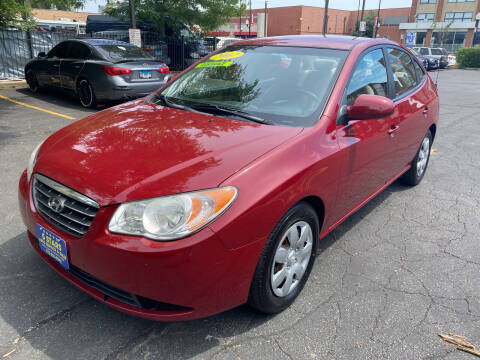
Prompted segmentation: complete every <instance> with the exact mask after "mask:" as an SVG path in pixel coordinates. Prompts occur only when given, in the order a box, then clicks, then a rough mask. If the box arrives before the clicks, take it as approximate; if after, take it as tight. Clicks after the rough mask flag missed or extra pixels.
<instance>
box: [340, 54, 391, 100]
mask: <svg viewBox="0 0 480 360" xmlns="http://www.w3.org/2000/svg"><path fill="white" fill-rule="evenodd" d="M387 83H388V82H387V68H386V66H385V58H384V57H383V51H382V49H375V50H372V51H370V52H368V53H367V54H365V55H363V57H362V58H361V60H360V61H359V62H358V63H357V64H356V65H355V70H354V71H353V75H352V76H351V78H350V82H349V83H348V87H347V105H352V104H353V103H354V101H355V99H356V98H357V97H358V96H359V95H361V94H369V95H381V96H385V97H387V94H388V91H387Z"/></svg>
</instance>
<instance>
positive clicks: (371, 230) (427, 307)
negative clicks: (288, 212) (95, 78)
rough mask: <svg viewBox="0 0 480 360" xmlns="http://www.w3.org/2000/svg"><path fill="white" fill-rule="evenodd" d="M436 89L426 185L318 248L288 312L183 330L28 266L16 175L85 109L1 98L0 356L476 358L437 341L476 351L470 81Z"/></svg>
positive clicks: (479, 125)
mask: <svg viewBox="0 0 480 360" xmlns="http://www.w3.org/2000/svg"><path fill="white" fill-rule="evenodd" d="M431 75H433V76H434V73H431ZM438 82H439V90H440V96H441V98H440V101H441V118H440V124H439V128H438V131H437V135H436V139H435V143H434V144H433V148H434V149H433V153H432V156H431V160H430V164H429V168H428V170H427V173H426V175H425V178H424V179H423V181H422V183H421V184H420V185H419V186H417V187H415V188H408V187H404V186H402V185H401V184H399V183H397V182H395V183H393V184H392V185H391V186H389V187H388V188H387V189H386V190H385V191H383V192H382V193H381V194H379V195H378V196H377V197H376V198H374V199H373V200H372V201H371V202H370V203H369V204H367V205H366V206H365V207H363V208H362V209H360V210H359V211H358V212H357V213H355V214H354V215H352V216H351V217H350V218H349V219H348V220H347V221H346V222H344V223H343V224H342V225H341V226H339V227H338V228H337V229H336V230H334V231H333V232H332V233H331V234H330V235H328V236H327V237H326V238H324V239H323V240H322V242H321V248H322V251H321V253H320V254H319V256H318V257H317V260H316V263H315V266H314V268H313V271H312V274H311V276H310V279H309V281H308V283H307V285H306V286H305V288H304V290H303V292H302V294H301V295H300V296H299V298H298V299H297V300H296V302H295V303H294V304H293V305H292V306H291V307H290V308H289V309H287V310H286V311H284V312H283V313H281V314H278V315H275V316H265V315H262V314H258V313H255V312H254V311H252V310H251V309H250V308H249V307H247V306H241V307H239V308H236V309H233V310H230V311H227V312H225V313H222V314H219V315H216V316H212V317H210V318H207V319H201V320H196V321H190V322H183V323H157V322H152V321H147V320H142V319H138V318H135V317H131V316H129V315H125V314H123V313H120V312H118V311H115V310H113V309H111V308H109V307H107V306H105V305H103V304H101V303H99V302H97V301H95V300H93V299H91V298H90V297H89V296H87V295H85V294H84V293H82V292H81V291H79V290H77V289H76V288H75V287H74V286H73V285H70V284H69V283H68V282H67V281H65V280H63V279H62V278H61V277H60V276H59V275H57V274H56V273H55V272H54V271H53V270H51V269H50V268H49V267H48V266H47V265H46V264H45V263H44V262H43V261H42V260H41V259H40V257H39V256H37V254H36V253H35V252H34V250H33V249H32V248H31V247H30V245H29V243H28V240H27V236H26V233H25V228H24V225H23V223H22V220H21V218H20V214H19V210H18V206H17V183H18V178H19V176H20V174H21V172H22V171H23V169H24V168H25V167H26V165H27V161H28V158H29V156H30V153H31V151H32V150H33V148H34V147H35V146H36V144H37V143H39V142H40V141H41V140H43V139H44V138H46V137H47V136H48V135H49V134H51V133H52V132H54V131H56V130H57V129H59V128H61V127H63V126H65V125H67V124H69V123H70V122H72V121H74V120H73V119H79V118H81V117H83V116H85V115H87V114H88V113H91V112H92V111H94V110H89V111H86V110H83V109H81V107H80V106H79V105H78V103H77V102H76V101H74V100H72V99H69V98H68V96H65V95H63V94H50V93H46V94H44V93H42V94H39V95H33V96H32V94H31V93H30V92H29V91H28V90H27V89H10V90H1V91H0V95H1V96H0V174H1V175H0V189H1V192H0V204H1V206H0V229H1V230H2V231H1V233H0V358H1V359H2V360H3V359H8V360H10V359H75V360H80V359H275V360H278V359H425V360H427V359H432V360H433V359H449V360H451V359H473V358H474V356H473V355H470V354H467V353H464V352H461V351H459V350H457V349H456V348H455V347H454V346H453V345H451V344H447V343H445V342H443V341H442V340H441V339H440V338H439V337H438V334H439V333H456V334H460V335H464V336H466V337H467V338H468V339H469V340H470V341H471V342H473V343H474V344H477V345H478V346H479V347H480V276H479V271H480V250H479V246H478V239H479V235H480V211H479V202H480V186H479V184H478V182H479V179H480V166H479V165H480V162H479V157H478V154H479V153H480V151H479V145H480V143H479V134H480V115H479V110H480V104H479V100H478V99H480V71H474V70H447V71H442V72H440V74H439V80H438ZM12 100H13V101H16V102H13V101H12ZM25 105H30V107H27V106H25ZM45 110H47V111H49V112H46V111H45ZM62 115H64V116H62Z"/></svg>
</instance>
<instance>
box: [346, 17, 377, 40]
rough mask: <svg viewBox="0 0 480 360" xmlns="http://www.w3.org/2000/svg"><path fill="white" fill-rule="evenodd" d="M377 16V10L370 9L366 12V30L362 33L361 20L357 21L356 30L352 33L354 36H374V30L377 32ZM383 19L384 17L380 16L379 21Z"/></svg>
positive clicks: (364, 18)
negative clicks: (375, 26) (375, 25)
mask: <svg viewBox="0 0 480 360" xmlns="http://www.w3.org/2000/svg"><path fill="white" fill-rule="evenodd" d="M376 16H377V12H376V11H368V12H367V13H366V15H365V16H364V17H363V21H365V22H366V26H365V32H363V33H360V21H357V22H356V23H355V30H353V31H352V35H353V36H364V37H372V36H373V34H374V32H375V28H374V24H375V17H376ZM381 20H382V19H381V18H379V19H378V23H380V22H381Z"/></svg>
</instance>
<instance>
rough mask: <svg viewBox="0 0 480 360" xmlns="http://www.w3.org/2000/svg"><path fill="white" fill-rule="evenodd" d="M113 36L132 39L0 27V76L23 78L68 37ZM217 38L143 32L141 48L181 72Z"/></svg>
mask: <svg viewBox="0 0 480 360" xmlns="http://www.w3.org/2000/svg"><path fill="white" fill-rule="evenodd" d="M82 38H96V39H111V40H121V41H126V42H128V41H129V36H128V32H127V31H101V32H97V33H92V34H70V33H61V32H50V31H38V30H33V31H28V32H27V31H21V30H15V29H9V30H0V79H5V78H22V77H24V75H25V74H24V67H25V65H26V64H27V62H28V61H29V60H30V59H32V58H33V57H35V56H37V55H38V53H40V52H45V53H47V52H48V51H49V50H50V49H52V48H53V47H54V46H55V45H57V44H58V43H59V42H60V41H63V40H68V39H82ZM217 44H218V39H215V38H211V39H199V38H193V37H182V38H173V39H172V38H167V39H165V38H161V37H160V36H159V35H158V34H156V33H151V32H143V33H142V48H143V50H145V51H147V52H148V53H150V54H151V55H152V56H153V57H154V58H155V59H156V60H157V61H159V62H163V63H165V64H167V65H168V66H169V67H170V68H171V69H172V70H174V71H180V70H183V69H185V68H186V67H187V66H189V65H191V64H192V63H193V62H195V61H196V60H198V59H199V58H201V57H203V56H205V55H207V54H208V53H209V52H211V51H213V50H215V48H216V46H217Z"/></svg>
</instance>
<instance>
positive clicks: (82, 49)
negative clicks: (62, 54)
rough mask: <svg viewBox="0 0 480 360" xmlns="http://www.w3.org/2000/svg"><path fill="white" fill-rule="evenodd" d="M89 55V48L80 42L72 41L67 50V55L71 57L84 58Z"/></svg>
mask: <svg viewBox="0 0 480 360" xmlns="http://www.w3.org/2000/svg"><path fill="white" fill-rule="evenodd" d="M88 55H90V49H89V48H88V47H87V46H85V45H83V44H80V43H77V42H72V43H71V45H70V49H69V51H68V57H69V58H71V59H86V58H87V57H88Z"/></svg>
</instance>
